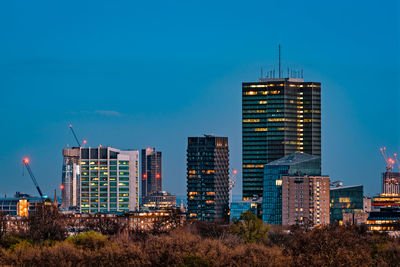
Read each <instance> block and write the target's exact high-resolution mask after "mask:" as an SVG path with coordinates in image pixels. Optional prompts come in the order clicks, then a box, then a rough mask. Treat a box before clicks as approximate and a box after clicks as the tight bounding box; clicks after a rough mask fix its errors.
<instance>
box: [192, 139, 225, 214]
mask: <svg viewBox="0 0 400 267" xmlns="http://www.w3.org/2000/svg"><path fill="white" fill-rule="evenodd" d="M187 209H188V211H187V215H188V219H197V220H202V221H208V222H213V221H228V220H229V215H228V214H229V148H228V138H227V137H215V136H213V135H205V136H204V137H189V138H188V147H187Z"/></svg>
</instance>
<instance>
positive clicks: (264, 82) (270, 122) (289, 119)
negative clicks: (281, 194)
mask: <svg viewBox="0 0 400 267" xmlns="http://www.w3.org/2000/svg"><path fill="white" fill-rule="evenodd" d="M242 136H243V140H242V141H243V143H242V145H243V154H242V155H243V199H251V198H253V197H254V195H258V196H262V195H263V177H264V165H265V164H268V163H270V162H271V161H274V160H277V159H280V158H282V157H284V156H288V155H291V154H293V153H295V152H303V153H307V154H311V155H315V156H319V157H320V156H321V83H318V82H304V80H303V79H298V78H277V79H275V78H261V79H260V81H259V82H252V83H243V84H242Z"/></svg>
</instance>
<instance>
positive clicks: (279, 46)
mask: <svg viewBox="0 0 400 267" xmlns="http://www.w3.org/2000/svg"><path fill="white" fill-rule="evenodd" d="M278 48H279V78H281V45H278Z"/></svg>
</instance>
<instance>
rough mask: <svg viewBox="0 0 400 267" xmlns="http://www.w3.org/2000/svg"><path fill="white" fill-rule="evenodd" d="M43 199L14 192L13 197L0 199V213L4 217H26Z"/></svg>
mask: <svg viewBox="0 0 400 267" xmlns="http://www.w3.org/2000/svg"><path fill="white" fill-rule="evenodd" d="M43 201H44V199H42V198H41V197H35V196H31V195H28V194H21V193H20V192H16V193H15V195H14V197H4V198H0V211H1V212H3V213H4V214H5V215H10V216H21V217H28V215H29V213H31V212H32V211H34V210H35V208H36V206H37V205H38V204H40V203H42V202H43Z"/></svg>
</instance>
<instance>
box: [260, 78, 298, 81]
mask: <svg viewBox="0 0 400 267" xmlns="http://www.w3.org/2000/svg"><path fill="white" fill-rule="evenodd" d="M259 81H260V82H304V79H303V78H260V79H259Z"/></svg>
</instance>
